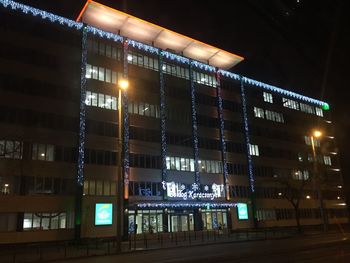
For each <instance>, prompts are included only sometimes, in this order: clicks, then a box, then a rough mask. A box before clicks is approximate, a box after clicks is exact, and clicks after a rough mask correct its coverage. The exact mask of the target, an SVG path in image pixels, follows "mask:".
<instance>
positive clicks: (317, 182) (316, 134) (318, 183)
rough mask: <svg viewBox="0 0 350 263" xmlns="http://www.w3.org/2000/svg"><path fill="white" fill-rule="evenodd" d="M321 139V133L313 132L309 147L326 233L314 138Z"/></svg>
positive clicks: (326, 226)
mask: <svg viewBox="0 0 350 263" xmlns="http://www.w3.org/2000/svg"><path fill="white" fill-rule="evenodd" d="M321 137H322V132H321V131H319V130H314V131H313V132H312V135H311V146H312V153H313V161H314V176H313V180H314V183H316V184H317V195H318V199H319V201H320V214H321V219H322V225H323V231H325V232H326V231H327V229H328V225H327V219H326V214H325V211H324V204H323V197H322V189H321V182H320V175H319V172H318V164H317V162H318V160H317V156H316V148H315V138H321Z"/></svg>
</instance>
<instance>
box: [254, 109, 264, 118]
mask: <svg viewBox="0 0 350 263" xmlns="http://www.w3.org/2000/svg"><path fill="white" fill-rule="evenodd" d="M254 116H255V117H257V118H262V119H264V117H265V114H264V110H263V109H261V108H257V107H254Z"/></svg>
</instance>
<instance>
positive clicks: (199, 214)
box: [128, 208, 228, 234]
mask: <svg viewBox="0 0 350 263" xmlns="http://www.w3.org/2000/svg"><path fill="white" fill-rule="evenodd" d="M227 228H228V209H203V208H202V209H201V208H195V209H181V208H180V209H174V208H173V209H167V208H164V209H162V210H160V209H140V210H129V211H128V232H129V233H130V234H132V233H136V234H142V233H149V234H153V233H160V232H187V231H195V230H196V231H201V230H221V229H227Z"/></svg>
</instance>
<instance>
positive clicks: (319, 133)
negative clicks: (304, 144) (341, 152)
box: [313, 131, 322, 138]
mask: <svg viewBox="0 0 350 263" xmlns="http://www.w3.org/2000/svg"><path fill="white" fill-rule="evenodd" d="M313 135H314V137H316V138H319V137H321V136H322V132H320V131H314V132H313Z"/></svg>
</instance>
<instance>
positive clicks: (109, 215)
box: [95, 203, 113, 226]
mask: <svg viewBox="0 0 350 263" xmlns="http://www.w3.org/2000/svg"><path fill="white" fill-rule="evenodd" d="M112 222H113V204H111V203H104V204H101V203H100V204H96V206H95V225H96V226H106V225H111V224H112Z"/></svg>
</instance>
